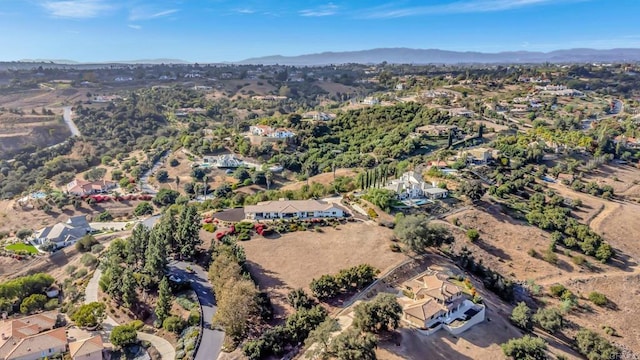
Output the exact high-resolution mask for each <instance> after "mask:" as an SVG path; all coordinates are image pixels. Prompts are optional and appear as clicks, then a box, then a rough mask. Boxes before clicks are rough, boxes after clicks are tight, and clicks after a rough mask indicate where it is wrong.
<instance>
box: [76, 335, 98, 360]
mask: <svg viewBox="0 0 640 360" xmlns="http://www.w3.org/2000/svg"><path fill="white" fill-rule="evenodd" d="M103 350H104V344H103V343H102V337H100V336H94V337H90V338H87V339H84V340H79V341H75V342H72V343H69V355H71V359H73V360H102V351H103Z"/></svg>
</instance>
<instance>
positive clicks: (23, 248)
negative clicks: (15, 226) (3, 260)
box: [6, 243, 38, 254]
mask: <svg viewBox="0 0 640 360" xmlns="http://www.w3.org/2000/svg"><path fill="white" fill-rule="evenodd" d="M6 249H7V250H9V251H27V252H29V253H31V254H37V253H38V249H36V247H35V246H33V245H27V244H23V243H18V244H11V245H7V247H6Z"/></svg>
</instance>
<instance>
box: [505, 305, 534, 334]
mask: <svg viewBox="0 0 640 360" xmlns="http://www.w3.org/2000/svg"><path fill="white" fill-rule="evenodd" d="M509 319H510V320H511V322H513V323H514V324H515V325H516V326H518V327H519V328H522V329H525V330H530V329H531V325H532V323H531V309H529V307H528V306H527V304H526V303H525V302H524V301H522V302H519V303H518V305H516V307H514V308H513V310H512V311H511V317H510V318H509Z"/></svg>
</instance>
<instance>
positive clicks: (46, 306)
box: [44, 299, 60, 311]
mask: <svg viewBox="0 0 640 360" xmlns="http://www.w3.org/2000/svg"><path fill="white" fill-rule="evenodd" d="M58 305H60V302H59V301H58V299H50V300H49V301H47V302H46V303H45V304H44V309H45V310H46V311H49V310H53V309H55V308H57V307H58Z"/></svg>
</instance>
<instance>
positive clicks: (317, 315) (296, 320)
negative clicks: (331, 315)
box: [286, 305, 327, 343]
mask: <svg viewBox="0 0 640 360" xmlns="http://www.w3.org/2000/svg"><path fill="white" fill-rule="evenodd" d="M326 318H327V310H325V308H323V307H322V306H321V305H316V306H314V307H312V308H310V309H304V308H303V309H300V310H298V311H296V312H295V313H293V314H291V315H290V316H289V317H288V318H287V322H286V329H287V331H288V332H289V334H290V335H291V340H292V341H293V342H294V343H298V342H303V341H304V339H306V338H307V336H309V333H310V332H311V331H312V330H313V329H315V328H316V327H317V326H318V325H320V324H321V323H322V322H323V321H324V320H325V319H326Z"/></svg>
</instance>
